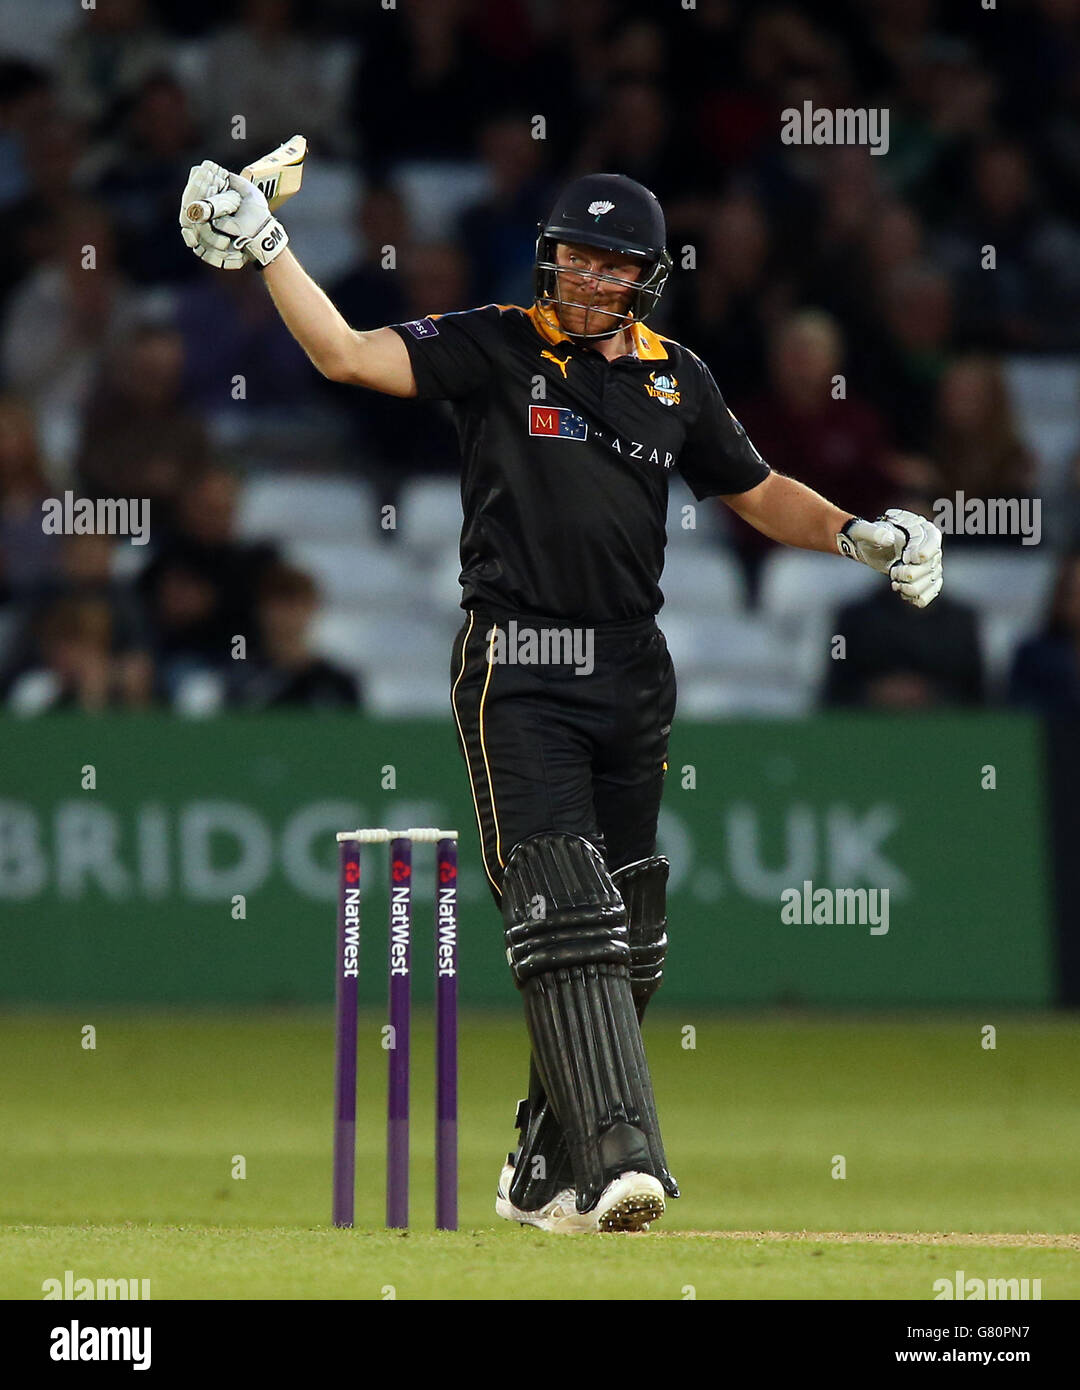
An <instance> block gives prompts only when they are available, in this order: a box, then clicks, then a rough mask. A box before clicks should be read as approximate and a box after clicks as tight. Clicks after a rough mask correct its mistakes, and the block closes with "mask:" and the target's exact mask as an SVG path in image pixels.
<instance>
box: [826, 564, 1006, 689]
mask: <svg viewBox="0 0 1080 1390" xmlns="http://www.w3.org/2000/svg"><path fill="white" fill-rule="evenodd" d="M833 631H834V632H835V633H837V634H839V635H840V636H842V637H843V638H844V641H845V644H846V649H845V654H844V656H843V658H842V659H839V660H830V661H829V662H828V673H827V676H826V680H825V689H824V693H823V697H822V698H823V701H824V703H825V704H826V705H834V706H836V705H846V706H850V705H862V706H867V707H869V708H872V709H912V710H914V709H934V708H940V707H942V706H949V705H958V706H976V705H980V704H982V702H983V699H984V680H985V678H984V672H983V657H982V652H981V649H980V647H979V636H978V625H977V622H976V617H975V611H974V609H972V608H970V607H969V606H968V605H967V604H966V603H958V602H957V601H956V600H955V599H952V598H950V597H949V595H948V591H947V590H946V591H945V592H944V593H941V594H939V595H938V597H937V598H936V599H935V600H934V602H933V603H932V604H931V605H930V607H929V608H925V609H921V610H920V609H917V608H913V607H912V606H911V605H910V604H908V603H897V602H896V595H895V594H894V593H892V592H891V591H890V589H889V586H888V584H886V583H882V584H881V585H880V586H879V587H878V588H875V590H874V592H873V594H872V595H871V596H870V597H869V598H866V599H860V600H859V601H858V602H856V603H850V604H847V605H846V606H845V607H844V608H842V609H841V610H840V612H839V614H838V616H837V618H836V622H835V626H834V628H833Z"/></svg>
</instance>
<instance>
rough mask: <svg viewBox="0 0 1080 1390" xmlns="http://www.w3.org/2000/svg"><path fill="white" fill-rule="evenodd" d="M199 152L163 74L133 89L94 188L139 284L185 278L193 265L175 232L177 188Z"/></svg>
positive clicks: (177, 89)
mask: <svg viewBox="0 0 1080 1390" xmlns="http://www.w3.org/2000/svg"><path fill="white" fill-rule="evenodd" d="M202 158H204V155H203V154H202V153H201V152H200V142H199V132H198V129H197V127H196V126H195V123H194V121H193V119H192V116H191V112H190V110H189V109H188V102H187V97H186V95H185V93H184V89H183V87H182V86H181V85H180V83H179V82H178V81H177V80H176V79H175V78H174V77H172V76H170V75H169V74H168V73H166V72H158V73H155V74H153V75H152V76H151V77H148V78H147V79H146V81H145V82H144V83H143V84H142V85H141V86H140V87H139V89H138V90H137V91H136V92H135V93H134V94H133V96H132V99H131V105H130V107H129V109H128V111H127V112H126V115H125V119H124V124H123V127H122V130H121V134H120V137H119V139H117V140H116V141H115V142H113V143H112V144H111V146H110V147H108V148H106V149H104V150H102V151H101V152H100V154H99V165H100V172H99V173H98V175H97V178H96V179H95V182H94V186H93V191H94V194H95V196H96V197H98V198H99V199H100V200H101V202H102V204H103V205H104V206H106V207H107V208H108V209H109V211H110V213H111V214H112V216H113V217H114V218H115V219H116V230H117V255H118V257H119V261H120V264H121V265H122V266H123V269H124V273H125V274H126V275H127V276H128V277H129V278H130V279H132V280H134V281H135V282H136V283H137V284H171V283H174V282H176V281H180V280H189V279H191V278H192V276H193V275H195V274H197V273H198V271H199V264H198V262H197V261H196V260H195V258H194V256H192V255H191V254H190V252H189V251H188V249H187V247H186V246H185V245H184V243H183V242H182V241H181V240H180V238H179V237H178V236H177V235H176V189H177V187H178V186H179V187H181V188H182V187H183V186H184V184H185V183H186V182H187V174H188V170H189V169H190V167H191V166H192V164H198V163H199V161H200V160H201V159H202Z"/></svg>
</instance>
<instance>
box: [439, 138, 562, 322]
mask: <svg viewBox="0 0 1080 1390" xmlns="http://www.w3.org/2000/svg"><path fill="white" fill-rule="evenodd" d="M480 152H481V156H482V158H483V162H484V167H485V169H486V170H487V174H488V178H489V181H490V187H491V191H490V193H489V194H488V195H487V196H486V197H485V198H483V199H482V200H481V201H480V202H479V203H476V204H475V205H474V206H473V207H471V208H468V209H467V210H466V211H465V213H464V214H463V215H462V218H461V224H460V228H459V235H458V240H459V242H460V245H461V247H462V249H463V250H464V252H465V255H466V256H467V258H468V262H469V291H468V296H469V299H470V301H471V302H472V303H474V304H488V303H495V304H524V305H529V304H531V303H532V275H533V248H534V245H535V242H536V224H537V220H538V218H539V216H541V215H542V214H541V213H539V212H538V209H541V208H542V209H543V210H544V211H545V212H546V210H547V207H548V205H549V203H550V201H551V198H552V196H553V194H552V193H551V191H550V190H549V188H548V187H547V184H546V182H545V180H544V178H543V176H542V156H543V152H544V145H543V142H542V141H540V140H534V139H533V138H532V133H531V129H530V125H529V118H528V116H527V115H526V114H524V113H518V114H513V115H505V116H499V117H497V118H496V119H495V120H493V121H489V122H488V123H487V124H486V125H485V126H484V128H483V130H482V131H481V132H480Z"/></svg>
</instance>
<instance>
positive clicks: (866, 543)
mask: <svg viewBox="0 0 1080 1390" xmlns="http://www.w3.org/2000/svg"><path fill="white" fill-rule="evenodd" d="M836 546H837V549H838V550H839V551H840V554H841V555H846V556H847V557H848V559H849V560H858V561H860V562H861V563H862V564H864V565H869V566H870V568H871V569H875V570H879V571H880V572H881V573H882V574H887V575H888V576H889V580H890V582H891V583H892V587H893V592H894V593H898V594H899V595H900V597H901V598H902V599H904V600H906V602H908V603H913V604H914V605H915V607H916V608H925V607H926V606H927V604H930V603H933V601H934V599H936V598H937V596H938V594H940V593H941V585H942V583H943V577H942V572H941V532H940V531H939V530H938V528H937V527H936V526H935V525H934V523H933V522H932V521H927V520H926V518H925V517H922V516H919V515H917V513H915V512H905V511H901V510H900V508H898V507H890V508H889V510H888V511H887V512H886V513H885V515H884V516H879V517H878V519H877V520H876V521H863V520H862V518H861V517H852V518H851V520H850V521H849V522H847V523H846V524H845V525H844V527H843V528H842V529H841V530H840V531H838V532H837V533H836Z"/></svg>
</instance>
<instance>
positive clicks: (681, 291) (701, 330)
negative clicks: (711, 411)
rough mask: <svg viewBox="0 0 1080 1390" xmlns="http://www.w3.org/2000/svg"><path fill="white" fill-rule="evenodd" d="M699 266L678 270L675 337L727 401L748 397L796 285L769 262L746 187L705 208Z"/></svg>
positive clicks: (763, 229) (760, 221)
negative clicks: (677, 330) (677, 332)
mask: <svg viewBox="0 0 1080 1390" xmlns="http://www.w3.org/2000/svg"><path fill="white" fill-rule="evenodd" d="M707 226H708V231H707V233H706V238H705V241H704V244H703V246H702V249H701V264H700V266H699V268H698V269H697V271H695V272H694V273H692V274H688V275H685V276H682V277H679V278H678V279H676V281H675V285H676V289H677V292H678V293H677V300H678V302H677V304H676V311H677V313H678V315H679V319H680V322H681V324H682V325H683V327H682V328H681V331H680V336H681V335H683V334H684V335H685V341H686V343H687V344H688V345H689V346H691V347H692V348H693V350H694V351H695V352H696V353H698V355H699V356H701V357H703V358H704V359H705V361H706V362H707V363H708V364H709V368H710V370H711V371H712V374H713V376H715V377H716V380H717V382H718V383H719V385H720V389H721V391H722V392H723V393H724V395H725V396H726V397H727V398H728V399H730V400H736V401H738V400H746V399H747V398H748V397H749V396H751V395H752V394H753V393H754V392H756V391H757V390H758V388H759V386H760V384H761V382H762V379H763V377H764V375H765V363H766V359H767V343H768V336H769V333H770V330H771V327H772V325H773V324H774V323H776V322H778V321H779V320H780V319H781V318H782V317H784V316H785V315H786V312H787V311H788V307H789V300H790V298H791V295H792V293H793V291H794V285H793V284H792V282H791V281H790V280H785V277H784V276H783V274H782V273H781V272H780V271H779V269H778V267H777V266H776V265H775V264H774V262H773V259H772V257H771V254H770V252H771V237H770V232H769V224H768V220H767V219H766V217H765V214H764V211H763V209H762V207H761V204H760V202H759V201H758V200H757V199H756V198H755V197H754V196H753V195H752V194H749V193H733V194H731V195H729V196H728V197H726V198H724V199H723V200H721V201H720V202H719V203H716V204H714V205H713V206H712V208H711V209H710V213H709V216H708V219H707Z"/></svg>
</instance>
